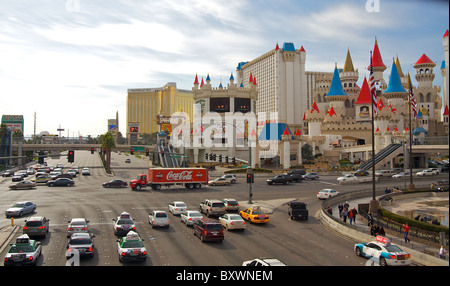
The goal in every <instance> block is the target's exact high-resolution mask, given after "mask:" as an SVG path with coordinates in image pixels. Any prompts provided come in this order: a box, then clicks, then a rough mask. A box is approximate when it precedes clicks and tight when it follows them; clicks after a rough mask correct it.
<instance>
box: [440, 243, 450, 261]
mask: <svg viewBox="0 0 450 286" xmlns="http://www.w3.org/2000/svg"><path fill="white" fill-rule="evenodd" d="M447 252H448V251H447V250H445V248H444V246H443V245H441V249H440V250H439V257H440V258H441V259H445V254H446V253H447Z"/></svg>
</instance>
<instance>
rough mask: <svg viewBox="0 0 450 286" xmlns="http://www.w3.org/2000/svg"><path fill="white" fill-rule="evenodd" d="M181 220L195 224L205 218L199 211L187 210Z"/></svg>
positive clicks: (188, 223)
mask: <svg viewBox="0 0 450 286" xmlns="http://www.w3.org/2000/svg"><path fill="white" fill-rule="evenodd" d="M180 218H181V222H183V223H184V224H186V226H188V225H194V223H195V222H196V221H198V220H203V216H202V214H201V213H200V212H198V211H185V212H183V213H182V214H181V215H180Z"/></svg>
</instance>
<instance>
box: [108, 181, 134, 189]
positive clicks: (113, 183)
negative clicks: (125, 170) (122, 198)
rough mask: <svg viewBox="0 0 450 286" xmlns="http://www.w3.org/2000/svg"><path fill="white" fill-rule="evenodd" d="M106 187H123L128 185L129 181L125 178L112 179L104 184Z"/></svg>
mask: <svg viewBox="0 0 450 286" xmlns="http://www.w3.org/2000/svg"><path fill="white" fill-rule="evenodd" d="M102 186H103V187H104V188H122V187H128V183H127V182H125V181H124V180H111V181H109V182H105V183H103V184H102Z"/></svg>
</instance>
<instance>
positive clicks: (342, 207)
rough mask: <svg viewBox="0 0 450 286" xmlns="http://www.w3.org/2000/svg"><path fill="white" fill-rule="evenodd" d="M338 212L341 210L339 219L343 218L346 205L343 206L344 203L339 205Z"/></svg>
mask: <svg viewBox="0 0 450 286" xmlns="http://www.w3.org/2000/svg"><path fill="white" fill-rule="evenodd" d="M338 210H339V218H342V211H343V210H344V205H343V204H342V202H340V203H339V205H338Z"/></svg>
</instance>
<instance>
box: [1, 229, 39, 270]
mask: <svg viewBox="0 0 450 286" xmlns="http://www.w3.org/2000/svg"><path fill="white" fill-rule="evenodd" d="M41 253H42V246H41V243H40V242H39V241H36V240H31V239H30V237H29V236H28V235H27V234H23V235H21V236H19V237H18V238H16V241H15V243H13V244H12V245H11V247H10V248H9V250H8V253H6V256H5V260H4V265H5V266H8V265H36V262H37V260H38V258H39V256H41Z"/></svg>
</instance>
